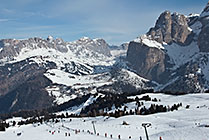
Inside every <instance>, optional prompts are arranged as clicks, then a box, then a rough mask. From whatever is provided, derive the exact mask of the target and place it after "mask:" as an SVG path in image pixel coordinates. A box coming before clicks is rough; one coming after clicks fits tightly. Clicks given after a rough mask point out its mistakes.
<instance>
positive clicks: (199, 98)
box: [0, 94, 209, 140]
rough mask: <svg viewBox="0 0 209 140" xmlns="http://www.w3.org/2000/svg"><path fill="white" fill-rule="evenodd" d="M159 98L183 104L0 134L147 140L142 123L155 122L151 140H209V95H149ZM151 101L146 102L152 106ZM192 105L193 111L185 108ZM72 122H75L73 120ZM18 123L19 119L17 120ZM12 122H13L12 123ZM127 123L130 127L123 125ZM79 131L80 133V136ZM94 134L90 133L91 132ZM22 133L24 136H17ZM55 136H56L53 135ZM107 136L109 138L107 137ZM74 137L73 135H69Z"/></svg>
mask: <svg viewBox="0 0 209 140" xmlns="http://www.w3.org/2000/svg"><path fill="white" fill-rule="evenodd" d="M148 95H149V96H150V97H152V98H154V97H156V98H158V99H160V100H161V104H164V105H171V104H174V103H180V102H182V103H183V107H181V108H179V110H178V111H174V112H167V113H158V114H152V115H147V116H141V115H129V116H124V117H120V118H108V117H102V116H101V117H95V118H68V119H63V120H62V121H61V122H59V123H56V124H54V123H52V122H48V123H43V124H40V125H38V124H30V125H23V126H20V127H19V126H15V127H10V128H8V129H7V130H6V132H0V139H1V140H16V139H17V140H65V139H71V140H90V139H92V140H108V139H111V138H110V135H112V139H113V140H116V139H118V135H120V138H121V140H128V139H129V136H131V139H132V140H139V138H140V136H141V137H142V139H143V140H145V139H146V137H145V133H144V128H143V127H142V123H145V122H146V123H147V122H148V123H151V127H148V128H147V130H148V134H149V137H150V140H159V137H160V136H161V137H162V139H163V140H208V139H209V127H205V126H207V125H209V102H208V100H209V94H190V95H182V96H171V95H164V94H148ZM150 103H151V102H146V104H147V105H148V104H150ZM187 105H190V108H189V109H186V108H185V107H186V106H187ZM70 119H71V121H70ZM16 120H17V119H16ZM8 121H11V119H10V120H8ZM92 121H95V128H96V133H99V135H97V134H94V130H93V125H92ZM123 121H125V122H127V123H128V124H129V125H122V123H123ZM75 130H78V131H79V130H80V132H78V133H77V134H76V131H75ZM88 131H90V133H93V134H90V133H88ZM18 133H21V135H20V136H17V134H18ZM52 133H53V134H52ZM105 133H106V134H107V137H105ZM66 134H67V135H69V134H70V136H66Z"/></svg>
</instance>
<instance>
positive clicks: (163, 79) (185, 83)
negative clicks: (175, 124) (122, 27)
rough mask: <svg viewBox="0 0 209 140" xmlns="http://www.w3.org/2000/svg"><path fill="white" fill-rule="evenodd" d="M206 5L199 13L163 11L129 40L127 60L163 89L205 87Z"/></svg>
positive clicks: (208, 67) (208, 62) (208, 69)
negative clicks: (142, 30)
mask: <svg viewBox="0 0 209 140" xmlns="http://www.w3.org/2000/svg"><path fill="white" fill-rule="evenodd" d="M208 7H209V4H207V6H206V8H205V9H204V10H203V11H202V13H201V14H200V15H198V14H190V15H189V16H185V15H182V14H179V13H171V12H169V11H165V12H163V13H162V14H161V15H160V17H159V18H158V20H157V22H156V24H155V26H154V27H153V28H151V29H150V30H149V31H148V32H147V33H146V34H145V35H142V36H140V37H138V38H137V39H135V40H133V41H132V42H130V43H129V47H128V52H127V60H128V61H129V63H130V66H131V67H132V68H133V69H134V70H136V71H137V74H139V75H140V76H142V77H145V78H147V79H149V80H154V81H156V82H158V83H159V84H161V86H159V90H161V91H166V92H204V91H205V90H207V89H208V88H209V86H208V85H209V78H208V74H209V45H208V40H209V30H208V29H209V28H208V27H209V20H208Z"/></svg>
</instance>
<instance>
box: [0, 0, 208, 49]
mask: <svg viewBox="0 0 209 140" xmlns="http://www.w3.org/2000/svg"><path fill="white" fill-rule="evenodd" d="M0 2H1V5H0V39H3V38H17V39H22V38H29V37H35V36H38V37H42V38H46V37H47V36H48V35H52V36H54V37H56V38H63V39H64V40H66V41H73V40H77V39H79V38H81V37H83V36H88V37H91V38H104V39H105V40H106V41H107V42H108V43H109V44H117V45H119V44H121V43H123V42H127V41H130V40H133V39H134V38H136V37H137V36H139V35H141V34H144V33H146V32H147V31H148V29H149V28H150V27H152V26H154V24H155V21H156V19H157V17H158V16H159V15H160V13H161V12H163V11H165V10H169V11H171V12H174V11H176V12H178V13H182V14H186V15H188V14H190V13H200V12H201V11H202V9H203V8H204V7H205V6H206V4H207V2H208V1H207V0H175V1H174V0H173V1H171V0H0Z"/></svg>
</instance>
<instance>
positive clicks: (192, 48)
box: [165, 42, 199, 69]
mask: <svg viewBox="0 0 209 140" xmlns="http://www.w3.org/2000/svg"><path fill="white" fill-rule="evenodd" d="M165 50H166V52H167V54H168V55H169V57H170V58H171V60H170V61H171V63H172V64H174V65H175V66H174V67H173V69H176V68H178V67H179V66H181V65H183V64H185V63H187V62H189V61H191V60H193V59H194V56H195V55H196V54H197V53H199V48H198V46H197V43H196V42H192V43H191V44H190V45H189V46H185V47H184V46H180V45H178V44H176V43H172V44H171V45H167V46H165Z"/></svg>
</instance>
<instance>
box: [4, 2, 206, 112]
mask: <svg viewBox="0 0 209 140" xmlns="http://www.w3.org/2000/svg"><path fill="white" fill-rule="evenodd" d="M208 7H209V4H207V6H206V8H205V9H204V10H203V12H202V13H201V14H200V15H198V14H190V15H189V16H185V15H182V14H179V13H171V12H169V11H165V12H163V13H162V14H161V15H160V17H159V18H158V20H157V21H156V24H155V26H154V27H153V28H151V29H150V30H149V31H148V32H147V33H146V34H145V35H142V36H140V37H138V38H136V39H134V40H133V41H131V42H129V43H124V44H122V45H121V46H110V45H108V44H107V43H106V41H105V40H103V39H91V38H88V37H83V38H81V39H79V40H76V41H73V42H66V41H64V40H62V39H60V38H56V39H54V38H53V37H52V36H49V37H48V38H47V39H42V38H38V37H35V38H29V39H22V40H17V39H2V40H0V113H5V112H15V111H18V110H34V109H43V108H48V107H51V106H56V105H60V104H63V103H65V102H68V101H69V100H72V99H75V98H77V97H80V96H83V95H86V94H89V93H91V94H96V93H100V92H102V93H104V92H111V93H115V94H122V93H134V92H138V91H142V90H149V89H152V90H155V91H158V92H159V91H161V92H162V91H163V92H169V93H175V94H178V93H182V92H183V93H188V92H204V91H206V90H207V89H208V88H209V86H208V85H209V76H208V75H209V46H208V40H209V38H208V37H209V30H208V29H209V21H208V15H209V14H208Z"/></svg>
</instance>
